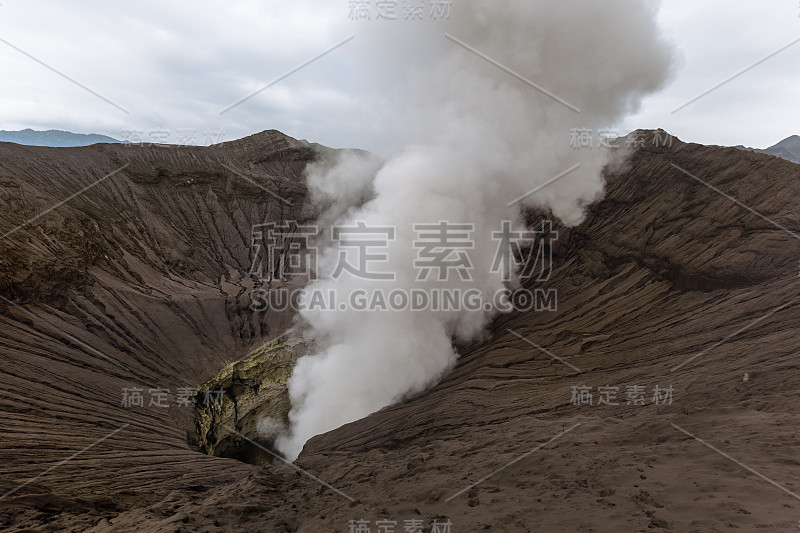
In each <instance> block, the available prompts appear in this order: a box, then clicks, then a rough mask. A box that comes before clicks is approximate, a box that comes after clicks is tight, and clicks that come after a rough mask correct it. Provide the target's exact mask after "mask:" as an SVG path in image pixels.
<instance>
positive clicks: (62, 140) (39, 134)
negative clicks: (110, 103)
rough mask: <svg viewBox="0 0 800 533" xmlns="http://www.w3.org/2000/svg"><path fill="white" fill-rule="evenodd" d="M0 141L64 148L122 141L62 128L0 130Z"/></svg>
mask: <svg viewBox="0 0 800 533" xmlns="http://www.w3.org/2000/svg"><path fill="white" fill-rule="evenodd" d="M0 142H11V143H17V144H24V145H27V146H51V147H55V148H64V147H71V146H90V145H92V144H98V143H120V142H122V141H119V140H117V139H114V138H113V137H109V136H107V135H100V134H97V133H88V134H87V133H72V132H71V131H63V130H47V131H36V130H32V129H30V128H28V129H24V130H19V131H6V130H0Z"/></svg>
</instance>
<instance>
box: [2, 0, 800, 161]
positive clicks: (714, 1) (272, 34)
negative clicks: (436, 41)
mask: <svg viewBox="0 0 800 533" xmlns="http://www.w3.org/2000/svg"><path fill="white" fill-rule="evenodd" d="M371 3H372V4H373V6H374V4H375V2H374V1H373V2H371ZM349 4H350V2H349V0H295V1H292V2H289V1H286V0H262V1H251V0H243V1H242V0H237V1H228V2H222V1H212V0H208V1H203V0H200V1H198V0H193V1H188V0H171V1H169V2H155V1H150V0H144V1H138V2H135V3H133V2H131V3H123V2H108V1H99V0H76V1H72V2H63V1H62V2H58V1H54V0H2V5H0V39H2V42H0V71H2V73H3V75H2V81H0V117H2V120H0V129H6V130H16V129H23V128H33V129H51V128H52V129H65V130H70V131H75V132H80V133H103V134H106V135H110V136H113V137H116V138H123V137H136V136H141V137H143V139H142V140H148V139H152V140H159V139H162V138H163V136H167V137H166V139H165V140H166V142H185V143H186V144H191V143H194V144H207V143H208V142H216V141H218V140H230V139H235V138H239V137H243V136H245V135H249V134H251V133H255V132H257V131H261V130H264V129H278V130H281V131H283V132H285V133H287V134H288V135H291V136H293V137H297V138H307V139H309V140H312V141H317V142H321V143H323V144H326V145H329V146H334V147H344V146H352V147H359V148H366V149H370V150H374V151H377V152H378V153H381V141H379V140H378V139H379V138H380V137H381V131H380V130H381V117H382V116H383V114H384V111H385V109H384V108H382V107H381V105H382V106H385V107H386V108H391V99H390V98H387V99H386V100H385V101H384V102H382V103H381V105H378V103H376V101H375V99H374V95H371V96H372V98H369V97H368V96H369V81H368V78H369V76H368V75H367V74H368V71H369V70H370V69H373V68H375V69H378V68H385V67H386V65H381V64H380V61H381V60H380V57H372V61H373V62H374V64H366V63H365V61H364V58H365V57H370V56H369V55H368V54H365V53H364V50H363V46H367V43H368V40H366V39H362V40H359V36H360V35H362V34H364V33H365V32H374V31H384V29H386V30H389V29H391V30H392V31H408V28H409V24H412V23H410V22H408V21H404V20H402V18H403V17H402V7H401V6H402V0H401V1H400V2H399V4H400V7H398V10H399V12H400V14H399V20H396V21H387V20H380V21H378V20H370V21H365V20H357V21H353V20H351V19H350V15H351V13H350V8H349ZM458 4H459V2H458V0H453V5H452V8H451V9H452V12H451V16H452V17H457V16H458V9H459V5H458ZM373 9H374V8H373ZM426 16H427V15H426ZM660 18H661V21H662V26H663V28H664V31H665V34H666V35H667V36H668V37H669V38H670V39H671V40H672V41H673V42H674V43H675V46H676V47H677V49H678V50H679V52H678V55H679V57H680V60H679V64H678V65H677V69H676V74H675V76H674V80H673V81H672V83H671V84H670V85H669V86H668V87H666V88H665V89H664V90H663V91H661V92H660V93H658V94H656V95H653V96H651V97H649V98H648V99H647V100H646V101H645V104H644V106H643V108H642V110H641V112H640V113H638V114H637V115H636V116H633V117H630V118H629V119H627V120H626V121H625V122H624V123H623V124H620V125H609V127H614V126H617V127H618V128H619V131H620V132H621V133H624V132H626V131H627V130H630V129H635V128H638V127H643V128H656V127H661V128H664V129H666V130H668V131H670V132H671V133H673V134H675V135H677V136H678V137H680V138H682V139H684V140H688V141H694V142H701V143H704V144H721V145H735V144H745V145H747V146H754V147H766V146H769V145H772V144H774V143H775V142H777V141H779V140H781V139H783V138H785V137H787V136H789V135H791V134H800V120H798V119H800V98H798V87H800V68H798V66H800V42H798V43H796V44H795V45H793V46H790V47H789V48H787V49H785V50H783V51H782V52H780V53H778V54H776V55H774V56H773V57H771V58H769V59H767V60H765V61H764V62H763V63H761V64H759V65H757V66H755V67H753V68H752V69H751V70H749V71H747V72H745V73H744V74H742V75H741V76H739V77H737V78H735V79H733V80H731V81H730V82H728V83H726V84H724V85H722V86H721V87H719V88H718V89H716V90H714V91H712V92H710V93H709V94H707V95H706V96H704V97H702V98H700V99H698V100H697V101H695V102H694V103H692V104H690V105H688V106H686V107H684V108H683V109H681V110H679V111H677V112H675V113H673V111H674V110H675V109H676V108H678V107H679V106H682V105H684V104H686V103H687V102H689V101H690V100H692V99H693V98H695V97H697V96H699V95H700V94H701V93H703V92H705V91H707V90H708V89H710V88H712V87H714V86H715V85H717V84H719V83H721V82H723V81H725V80H726V79H728V78H730V77H731V76H733V75H735V74H737V73H739V72H740V71H742V70H743V69H745V68H747V67H749V66H751V65H753V64H754V63H756V62H757V61H760V60H763V59H764V58H766V57H767V56H769V55H770V54H773V53H774V52H776V51H777V50H779V49H780V48H782V47H784V46H786V45H788V44H789V43H791V42H793V41H794V40H796V39H800V2H798V0H763V1H761V2H752V1H743V0H738V1H730V0H728V1H725V0H702V1H698V0H665V1H664V2H663V7H662V12H661V16H660ZM373 19H374V13H373ZM429 22H430V21H428V22H426V23H429ZM381 25H382V26H381ZM443 27H444V25H443ZM443 32H444V30H443ZM350 36H355V37H354V38H353V39H352V40H351V41H349V42H347V43H345V44H343V45H342V46H341V47H339V48H337V49H336V50H334V51H332V52H330V53H329V54H327V55H325V56H324V57H322V58H320V59H318V60H317V61H314V62H313V63H311V64H309V65H308V66H306V67H305V68H303V69H301V70H299V71H297V72H296V73H294V74H292V75H290V76H288V77H287V78H285V79H283V80H282V81H280V82H278V83H277V84H275V85H274V86H272V87H270V88H268V89H266V90H264V91H263V92H261V93H260V94H258V95H256V96H254V97H253V98H251V99H250V100H247V101H246V102H243V103H241V104H240V105H238V106H236V107H235V108H233V109H231V110H230V111H227V112H225V113H222V114H221V112H222V111H223V110H224V109H226V108H227V107H229V106H230V105H231V104H233V103H234V102H237V101H238V100H240V99H242V98H244V97H246V96H247V95H249V94H251V93H253V92H254V91H257V90H258V89H260V88H263V87H264V86H266V85H267V84H269V83H271V82H273V81H275V80H276V79H277V78H279V77H281V76H283V75H284V74H286V73H288V72H289V71H291V70H293V69H295V68H296V67H298V66H299V65H301V64H303V63H305V62H306V61H308V60H310V59H312V58H313V57H315V56H317V55H319V54H321V53H323V52H325V51H326V50H329V49H330V48H331V47H333V46H334V45H336V44H337V43H340V42H342V41H343V40H344V39H346V38H348V37H350ZM443 39H444V38H443ZM360 43H363V45H362V44H360ZM449 44H451V43H447V42H446V41H444V45H445V46H446V45H449ZM359 46H362V49H359ZM20 50H21V51H23V52H24V53H25V54H28V55H25V54H23V53H22V52H21V51H20ZM29 56H32V57H29ZM34 58H35V59H34ZM495 59H497V60H498V61H500V62H502V61H503V58H495ZM37 60H38V61H37ZM40 62H41V63H40ZM42 63H44V65H43V64H42ZM45 65H46V66H45ZM48 67H50V68H48ZM514 67H517V66H514ZM519 68H520V70H523V69H524V66H521V67H519ZM50 69H55V70H56V71H58V73H56V72H54V71H53V70H50ZM59 73H60V74H59ZM523 74H524V72H523ZM63 76H67V77H69V78H71V79H72V80H74V81H75V82H78V83H80V84H81V85H82V86H83V87H80V86H78V85H76V84H75V83H73V82H71V81H69V80H67V79H65V78H64V77H63ZM534 81H536V82H537V83H541V84H542V85H543V86H546V85H547V83H546V80H534ZM587 83H591V82H590V80H589V81H587ZM87 89H88V90H87ZM90 90H91V91H93V92H95V93H97V95H100V96H97V95H96V94H92V92H90ZM101 97H102V98H101ZM107 100H108V101H107ZM367 102H371V103H367ZM117 106H119V107H117ZM120 108H122V109H120ZM123 109H124V111H123ZM575 126H576V127H579V126H581V124H578V123H576V124H575ZM565 135H568V132H565ZM134 140H135V139H134ZM381 155H387V154H385V153H382V154H381Z"/></svg>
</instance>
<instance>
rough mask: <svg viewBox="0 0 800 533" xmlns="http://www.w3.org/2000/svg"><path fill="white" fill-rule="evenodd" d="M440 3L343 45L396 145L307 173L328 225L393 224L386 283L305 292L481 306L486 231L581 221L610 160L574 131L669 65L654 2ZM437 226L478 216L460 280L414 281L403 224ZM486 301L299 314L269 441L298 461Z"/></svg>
mask: <svg viewBox="0 0 800 533" xmlns="http://www.w3.org/2000/svg"><path fill="white" fill-rule="evenodd" d="M451 9H452V13H451V18H450V20H449V21H448V22H447V23H441V22H427V23H425V22H416V23H413V22H410V21H403V20H402V14H400V15H399V19H400V20H398V21H396V22H387V21H384V22H383V23H379V22H378V21H373V22H372V23H371V24H369V25H368V24H366V23H364V25H365V26H369V27H368V28H366V29H365V30H364V31H365V33H359V34H357V39H356V40H354V42H353V44H354V45H355V44H356V43H357V42H359V41H360V43H359V44H360V45H361V48H359V49H360V50H364V51H365V52H364V55H363V56H361V57H360V61H361V62H362V64H363V65H364V66H363V69H364V72H365V73H369V74H373V75H374V76H375V77H376V79H377V80H379V81H378V82H375V83H373V85H372V86H373V87H376V88H377V89H376V95H375V99H374V101H373V102H371V103H370V102H367V103H366V104H365V105H370V104H372V105H375V108H376V109H377V108H378V107H377V105H378V102H379V101H380V100H381V99H383V100H384V101H388V102H391V106H392V108H393V109H394V110H396V111H395V112H394V113H390V114H388V115H389V116H388V117H387V113H384V114H383V115H382V116H381V118H383V119H387V118H391V119H392V120H391V122H390V124H389V125H386V126H385V127H386V128H387V129H386V131H391V133H392V134H393V135H394V141H395V142H396V145H395V146H396V149H395V150H393V153H394V155H392V156H391V157H389V158H388V160H387V161H386V163H385V165H383V166H382V167H381V168H380V169H379V170H377V171H376V168H375V167H370V164H371V163H370V162H364V163H361V164H359V163H358V161H357V158H355V159H354V158H345V159H344V160H343V161H342V164H341V165H336V166H334V167H330V166H328V167H327V168H323V167H315V168H312V169H311V170H310V172H309V174H310V175H309V184H310V186H311V187H312V189H313V193H314V194H315V195H316V197H317V198H318V199H320V198H321V199H324V200H325V201H326V202H327V203H328V205H330V206H332V207H331V210H330V211H329V212H328V213H327V215H326V217H323V218H324V220H325V221H326V222H332V221H334V220H336V222H337V223H339V224H345V225H355V224H356V223H357V222H359V221H361V222H365V223H366V224H367V225H368V226H393V227H395V228H396V231H397V235H396V240H394V241H392V242H390V243H389V248H388V252H387V253H388V260H387V261H386V262H381V263H376V264H374V265H372V267H373V269H377V270H379V271H382V272H394V273H396V279H395V280H394V281H391V282H387V281H373V280H365V279H361V278H359V277H356V276H350V275H348V274H346V273H345V274H343V275H342V277H340V278H339V279H336V280H334V279H330V278H327V279H320V280H318V281H316V282H314V283H313V284H312V285H311V286H309V290H311V289H320V290H322V291H325V292H327V291H328V290H331V289H332V290H335V291H336V292H337V294H341V295H346V294H348V293H351V292H353V291H354V290H362V291H364V290H365V291H367V292H370V293H372V292H374V291H379V290H383V291H385V290H386V289H387V287H389V288H392V289H396V288H399V289H405V290H408V291H410V290H411V289H414V288H424V289H426V290H428V291H432V290H433V289H436V288H448V289H457V288H460V289H475V290H478V291H480V293H481V294H482V295H483V296H484V301H491V300H492V295H493V294H495V292H496V291H499V290H502V289H503V288H504V283H503V280H502V279H501V276H500V274H499V273H494V274H492V273H491V261H492V259H493V257H494V255H495V252H496V247H497V243H496V241H493V240H492V239H491V238H490V234H491V232H492V231H497V230H499V229H500V227H501V222H502V221H503V220H514V221H517V226H518V227H519V224H520V223H521V222H520V221H521V217H520V207H521V206H536V207H540V208H543V209H546V210H549V211H550V212H552V214H553V215H554V216H556V217H558V218H559V219H560V220H561V221H562V222H564V223H565V224H570V225H572V224H577V223H579V222H581V220H582V218H583V216H584V208H585V206H586V205H587V204H589V203H591V202H593V201H595V200H597V199H599V198H600V197H601V195H602V190H603V183H602V179H601V177H600V176H601V170H602V168H603V165H604V163H605V160H606V155H605V154H604V153H602V152H600V151H598V150H597V149H596V148H595V149H593V150H588V149H584V150H574V149H573V148H572V147H571V146H570V131H571V129H572V128H581V127H585V128H591V129H593V130H595V131H597V129H599V128H611V127H614V126H615V125H616V124H618V123H619V121H620V120H621V119H622V118H623V117H624V116H625V115H626V114H628V113H632V112H635V111H636V110H637V107H638V106H639V104H640V101H641V100H642V98H643V97H644V96H645V95H647V94H649V93H651V92H653V91H655V90H657V89H659V88H660V87H661V86H662V85H663V84H664V83H665V82H666V81H667V79H668V76H669V74H670V70H671V69H670V66H671V63H672V52H671V48H670V46H668V44H667V43H665V41H664V40H663V38H662V37H661V36H660V33H659V29H658V27H657V24H656V14H657V13H656V11H657V5H656V4H655V2H641V1H639V0H608V1H604V2H597V1H595V0H581V1H578V0H571V1H569V2H554V1H552V0H502V1H500V0H498V1H492V2H487V1H479V0H455V1H454V2H453V5H452V8H451ZM381 24H382V25H381ZM415 24H416V25H415ZM445 32H446V33H447V34H448V36H449V37H448V36H445ZM457 41H458V42H457ZM459 43H460V44H459ZM467 47H469V48H470V49H471V50H470V49H467ZM475 52H479V53H480V54H483V55H485V56H486V57H487V58H491V59H492V60H494V61H496V62H497V63H499V64H500V65H501V66H502V67H505V68H501V66H498V65H496V64H492V63H491V62H490V61H488V60H486V59H485V58H482V57H479V56H478V55H477V54H476V53H475ZM506 69H508V70H506ZM509 70H510V71H511V72H509ZM520 77H522V78H525V80H528V81H530V82H532V83H534V84H536V85H538V88H537V87H534V86H532V84H531V83H528V81H525V80H521V79H520ZM380 80H386V83H384V84H381V83H380ZM544 90H546V91H548V92H549V93H550V95H548V94H545V92H544ZM577 110H579V112H578V111H577ZM577 163H580V164H581V166H580V168H578V169H577V170H575V171H573V172H571V173H569V174H567V175H565V176H563V177H562V178H560V179H558V180H557V181H555V182H553V183H551V184H549V185H547V186H546V187H543V188H542V189H541V190H538V191H537V192H535V193H533V194H531V195H529V196H526V197H525V198H524V200H523V201H522V202H520V203H517V204H514V205H511V206H509V205H508V204H509V203H511V202H512V201H513V200H515V199H517V198H519V197H521V196H523V195H525V194H526V193H527V192H529V191H531V190H532V189H534V188H536V187H537V186H538V185H541V184H544V183H545V182H547V181H548V180H550V179H551V178H553V177H554V176H557V175H558V174H560V173H562V172H564V171H565V170H567V169H570V168H572V167H573V166H575V165H576V164H577ZM370 169H371V170H370ZM370 178H371V179H370ZM439 221H449V222H452V223H470V224H474V225H475V232H474V235H473V236H474V240H475V247H474V249H472V250H469V258H470V260H471V262H472V266H473V267H474V268H473V270H472V274H473V275H472V279H471V280H466V281H464V280H462V279H461V278H460V277H459V276H458V275H454V274H451V275H450V276H448V279H447V280H445V281H436V280H434V279H431V280H429V281H425V282H419V281H415V279H416V274H417V271H416V269H415V268H414V266H413V261H414V259H415V258H416V252H417V250H415V248H414V247H413V244H412V241H413V240H414V238H415V233H414V232H413V224H415V223H434V224H435V223H437V222H439ZM337 255H338V250H337V249H336V248H335V247H331V248H329V249H328V250H326V252H325V254H324V258H322V259H321V260H320V266H321V268H320V270H321V271H328V272H329V271H330V270H326V267H327V268H328V269H330V268H331V265H332V264H333V263H334V262H335V261H336V260H337ZM433 278H435V276H433ZM496 312H497V311H496V310H495V309H492V310H485V309H484V310H480V311H477V310H473V311H453V312H436V311H424V312H419V311H400V312H370V311H363V312H359V311H321V310H316V311H305V312H303V313H302V315H303V316H302V318H303V319H304V320H305V322H307V324H308V331H307V334H308V335H310V336H311V337H312V338H313V339H314V340H315V341H316V342H317V343H318V346H319V347H320V351H319V352H318V353H317V354H315V355H311V356H307V357H304V358H302V359H300V360H299V361H298V364H297V366H296V368H295V370H294V374H293V376H292V378H291V381H290V384H289V391H290V397H291V402H292V411H291V413H290V422H291V428H290V430H289V431H287V432H285V433H284V434H283V435H281V436H280V437H279V438H278V439H277V441H276V446H277V447H278V449H279V450H280V451H281V452H282V453H283V454H285V455H286V456H288V457H290V458H295V457H297V455H298V454H299V453H300V451H301V450H302V447H303V445H304V443H305V442H306V441H307V440H308V439H309V438H311V437H313V436H314V435H318V434H321V433H324V432H326V431H329V430H332V429H334V428H336V427H339V426H341V425H343V424H345V423H348V422H352V421H354V420H357V419H359V418H362V417H364V416H366V415H369V414H370V413H373V412H375V411H377V410H378V409H380V408H382V407H385V406H387V405H391V404H392V403H395V402H398V401H400V400H402V399H403V398H404V397H406V396H408V395H411V394H414V393H418V392H420V391H423V390H425V389H426V388H428V387H430V386H432V385H433V384H435V383H436V382H437V381H438V380H439V379H441V378H442V376H443V375H445V374H446V373H447V372H448V370H449V369H451V368H452V366H453V365H454V363H455V361H456V359H457V354H456V352H455V350H454V348H453V339H454V338H455V339H468V338H471V337H474V336H476V335H479V334H480V333H481V332H482V331H483V329H484V328H485V326H486V324H487V321H488V320H489V319H490V318H491V317H492V316H493V315H494V314H496Z"/></svg>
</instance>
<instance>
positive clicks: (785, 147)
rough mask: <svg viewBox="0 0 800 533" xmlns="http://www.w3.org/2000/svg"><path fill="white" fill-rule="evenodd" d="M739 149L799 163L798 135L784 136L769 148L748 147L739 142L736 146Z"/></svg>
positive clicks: (799, 136) (799, 146)
mask: <svg viewBox="0 0 800 533" xmlns="http://www.w3.org/2000/svg"><path fill="white" fill-rule="evenodd" d="M735 148H739V149H740V150H748V151H750V152H758V153H760V154H769V155H774V156H777V157H781V158H783V159H786V160H788V161H791V162H792V163H800V135H791V136H789V137H786V138H785V139H784V140H782V141H781V142H779V143H778V144H774V145H772V146H770V147H769V148H764V149H761V148H748V147H746V146H742V145H741V144H740V145H738V146H736V147H735Z"/></svg>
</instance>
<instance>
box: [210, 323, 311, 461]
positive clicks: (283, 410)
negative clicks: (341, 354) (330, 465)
mask: <svg viewBox="0 0 800 533" xmlns="http://www.w3.org/2000/svg"><path fill="white" fill-rule="evenodd" d="M310 351H311V342H310V341H308V340H305V339H300V338H289V339H278V340H276V341H273V342H271V343H269V344H267V345H265V346H263V347H262V348H259V349H258V350H256V351H254V352H253V353H252V354H251V355H250V356H248V357H246V358H245V359H243V360H241V361H237V362H233V363H230V364H228V365H227V366H226V367H225V368H224V369H222V370H221V371H220V372H219V373H218V374H217V375H215V376H214V377H213V378H211V379H210V380H209V381H206V382H205V383H203V384H202V385H200V387H199V388H198V391H197V395H196V396H195V401H194V404H195V406H196V407H195V411H196V415H197V422H196V427H197V436H198V445H199V446H200V448H201V449H202V450H203V451H204V452H205V453H207V454H209V455H216V456H218V457H230V458H233V459H238V460H240V461H245V462H247V463H252V464H256V465H262V466H263V465H268V464H272V463H273V462H275V460H276V458H279V457H280V456H278V455H276V452H274V451H273V450H272V449H271V447H272V443H273V442H272V441H273V439H274V437H275V436H277V434H278V433H279V432H281V431H282V430H284V429H286V428H287V427H288V422H289V418H288V415H289V409H290V408H291V403H290V402H289V392H288V388H287V387H288V385H287V383H288V381H289V378H290V377H291V375H292V369H293V368H294V364H295V362H296V361H297V358H298V357H302V356H304V355H306V354H308V353H309V352H310ZM279 462H280V460H279Z"/></svg>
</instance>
